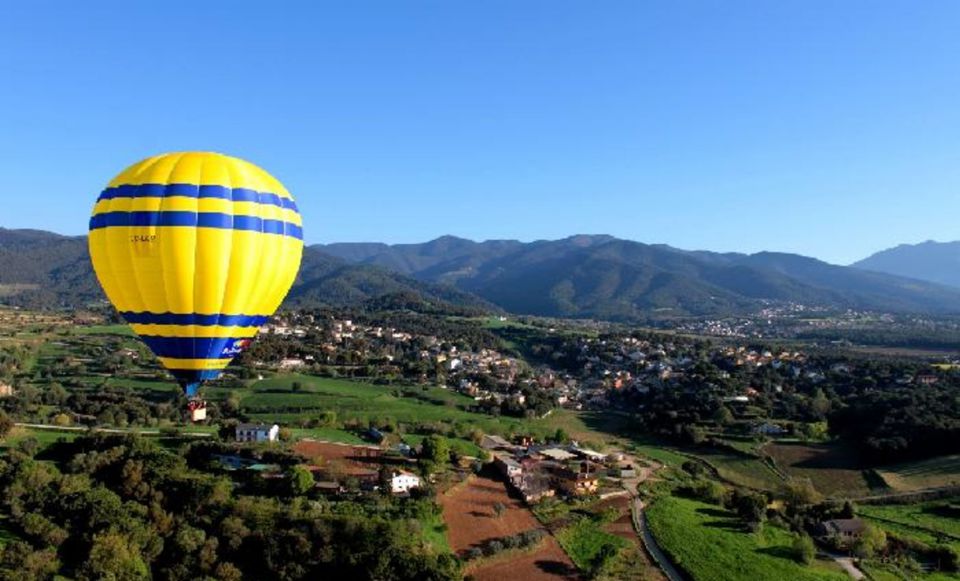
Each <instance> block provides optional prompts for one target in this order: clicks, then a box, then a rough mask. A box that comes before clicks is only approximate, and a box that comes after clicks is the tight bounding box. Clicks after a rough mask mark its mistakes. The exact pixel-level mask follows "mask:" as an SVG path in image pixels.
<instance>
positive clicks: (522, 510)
mask: <svg viewBox="0 0 960 581" xmlns="http://www.w3.org/2000/svg"><path fill="white" fill-rule="evenodd" d="M439 500H440V504H441V506H442V507H443V520H444V522H446V523H447V527H448V532H447V534H448V537H449V539H450V546H451V547H452V548H453V550H454V551H455V552H457V553H459V554H462V553H463V552H465V551H466V550H467V549H470V548H471V547H478V546H480V545H482V544H483V543H484V542H485V541H488V540H490V539H495V538H500V537H505V536H509V535H515V534H517V533H522V532H524V531H528V530H530V529H536V528H541V527H540V523H539V522H537V519H536V518H534V516H533V514H532V513H531V512H530V511H529V510H528V509H527V508H526V507H525V506H524V505H523V504H522V503H521V502H520V501H518V500H516V499H514V498H511V497H510V495H509V494H508V493H507V487H506V484H504V483H503V482H500V481H499V480H494V479H492V478H488V477H485V476H480V477H476V478H474V479H473V480H471V481H470V482H469V483H467V484H465V485H463V486H460V487H458V488H457V489H455V490H453V491H452V492H450V493H448V494H445V495H443V496H442V497H440V499H439ZM498 502H500V503H503V504H504V506H506V507H507V510H506V511H505V512H504V513H503V515H501V516H499V517H498V516H496V515H495V514H494V511H493V506H494V505H495V504H496V503H498ZM468 574H469V575H471V576H472V577H473V578H474V579H476V580H477V581H509V580H512V579H518V580H519V579H522V580H524V581H526V580H534V581H537V580H544V581H547V580H552V581H556V580H557V579H578V578H579V576H578V575H577V570H576V567H574V565H573V563H572V562H571V561H570V559H569V557H567V555H566V554H565V553H564V552H563V549H561V548H560V545H559V544H558V543H557V540H556V539H555V538H553V536H550V535H548V536H547V537H546V538H545V539H544V541H543V542H542V544H541V545H540V548H539V549H537V550H536V551H535V552H532V553H521V554H519V555H517V556H516V557H514V558H511V559H508V560H501V559H496V558H494V559H493V560H491V562H489V563H485V564H483V565H482V566H480V567H477V568H476V569H469V570H468Z"/></svg>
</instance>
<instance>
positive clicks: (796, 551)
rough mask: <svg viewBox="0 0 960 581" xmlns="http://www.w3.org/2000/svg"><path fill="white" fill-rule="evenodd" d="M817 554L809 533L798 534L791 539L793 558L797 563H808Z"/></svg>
mask: <svg viewBox="0 0 960 581" xmlns="http://www.w3.org/2000/svg"><path fill="white" fill-rule="evenodd" d="M816 556H817V547H816V546H815V545H814V544H813V539H811V538H810V535H806V534H799V535H797V536H796V537H794V539H793V558H794V559H796V560H797V562H798V563H803V564H804V565H809V564H810V563H813V560H814V558H816Z"/></svg>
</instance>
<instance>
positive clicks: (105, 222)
mask: <svg viewBox="0 0 960 581" xmlns="http://www.w3.org/2000/svg"><path fill="white" fill-rule="evenodd" d="M111 226H143V227H150V226H191V227H196V228H222V229H227V230H251V231H254V232H262V233H264V234H281V235H283V236H291V237H293V238H296V239H297V240H303V228H301V227H300V226H297V225H296V224H292V223H290V222H284V221H283V220H269V219H263V218H259V217H257V216H243V215H234V214H219V213H215V212H162V211H161V212H105V213H103V214H96V215H95V216H93V217H92V218H90V229H91V230H96V229H98V228H109V227H111Z"/></svg>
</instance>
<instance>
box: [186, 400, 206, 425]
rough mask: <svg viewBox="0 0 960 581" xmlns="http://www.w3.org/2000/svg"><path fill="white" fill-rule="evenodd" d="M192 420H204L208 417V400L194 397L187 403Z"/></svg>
mask: <svg viewBox="0 0 960 581" xmlns="http://www.w3.org/2000/svg"><path fill="white" fill-rule="evenodd" d="M187 411H189V412H190V421H191V422H202V421H204V420H206V419H207V402H205V401H203V400H201V399H192V400H190V403H188V404H187Z"/></svg>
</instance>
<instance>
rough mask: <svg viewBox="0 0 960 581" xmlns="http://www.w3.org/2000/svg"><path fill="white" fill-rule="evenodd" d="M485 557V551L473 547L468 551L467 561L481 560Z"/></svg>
mask: <svg viewBox="0 0 960 581" xmlns="http://www.w3.org/2000/svg"><path fill="white" fill-rule="evenodd" d="M482 556H483V550H482V549H481V548H480V547H472V548H470V549H469V550H468V551H467V554H466V557H467V560H468V561H469V560H471V559H479V558H480V557H482Z"/></svg>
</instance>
